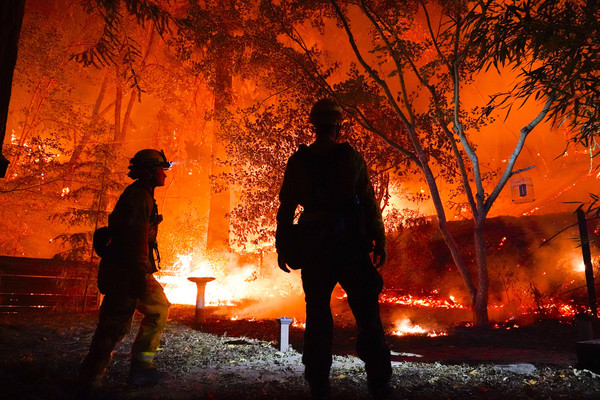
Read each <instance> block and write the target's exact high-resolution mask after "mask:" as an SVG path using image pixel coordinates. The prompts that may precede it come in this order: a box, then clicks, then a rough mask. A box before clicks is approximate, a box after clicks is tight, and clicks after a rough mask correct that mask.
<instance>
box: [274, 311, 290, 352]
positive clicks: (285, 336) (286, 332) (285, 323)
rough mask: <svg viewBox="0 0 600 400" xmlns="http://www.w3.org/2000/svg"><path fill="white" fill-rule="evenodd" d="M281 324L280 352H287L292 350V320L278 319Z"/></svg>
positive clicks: (286, 318)
mask: <svg viewBox="0 0 600 400" xmlns="http://www.w3.org/2000/svg"><path fill="white" fill-rule="evenodd" d="M277 322H279V351H282V352H286V351H288V350H289V349H290V324H291V323H292V319H291V318H288V317H281V318H277Z"/></svg>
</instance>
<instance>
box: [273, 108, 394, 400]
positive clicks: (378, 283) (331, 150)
mask: <svg viewBox="0 0 600 400" xmlns="http://www.w3.org/2000/svg"><path fill="white" fill-rule="evenodd" d="M309 119H310V122H311V124H312V125H313V127H314V131H315V134H316V139H315V141H314V142H313V143H312V144H310V145H309V146H306V145H300V147H299V149H298V150H297V151H296V152H295V153H294V154H293V155H292V156H291V157H290V159H289V160H288V163H287V167H286V170H285V175H284V179H283V183H282V186H281V190H280V192H279V199H280V203H281V204H280V207H279V211H278V213H277V233H276V247H277V252H278V264H279V268H281V269H282V270H283V271H285V272H290V268H292V269H298V268H300V269H301V276H302V285H303V289H304V294H305V301H306V330H305V332H304V351H303V356H302V361H303V363H304V365H305V371H304V376H305V378H306V380H307V381H308V383H309V386H310V389H311V395H312V397H313V398H329V397H330V396H331V389H330V384H329V371H330V368H331V361H332V355H331V346H332V334H333V318H332V314H331V306H330V301H331V294H332V291H333V289H334V287H335V285H336V284H337V283H339V284H340V285H341V287H342V288H343V289H344V291H345V292H346V294H347V296H348V303H349V305H350V308H351V310H352V313H353V315H354V318H355V319H356V324H357V329H358V335H357V343H356V348H357V352H358V355H359V357H360V358H361V359H362V360H363V361H364V362H365V369H366V372H367V383H368V388H369V391H370V393H371V394H372V396H373V397H374V398H384V397H386V396H388V395H389V394H390V391H391V389H390V386H389V381H390V378H391V374H392V369H391V357H390V351H389V348H388V346H387V344H386V341H385V334H384V329H383V325H382V323H381V318H380V314H379V294H380V293H381V290H382V288H383V280H382V278H381V275H380V274H379V273H378V271H377V268H379V267H380V266H381V265H383V263H384V262H385V260H386V257H387V255H386V248H385V245H386V239H385V231H384V227H383V222H382V217H381V210H380V208H379V205H378V203H377V201H376V200H375V195H374V191H373V187H372V185H371V182H370V180H369V175H368V171H367V166H366V163H365V161H364V159H363V157H362V156H361V155H360V153H359V152H358V151H356V150H355V149H354V148H353V147H352V146H351V145H350V144H348V143H347V142H344V143H338V140H339V136H340V132H341V130H342V122H343V112H342V109H341V107H340V106H339V105H338V103H337V102H336V101H335V100H333V99H321V100H319V101H317V102H316V103H315V104H314V105H313V107H312V109H311V111H310V116H309ZM298 205H300V206H302V208H303V211H302V214H301V215H300V217H299V220H298V223H297V225H294V223H293V221H294V218H295V211H296V207H297V206H298ZM371 254H372V256H371Z"/></svg>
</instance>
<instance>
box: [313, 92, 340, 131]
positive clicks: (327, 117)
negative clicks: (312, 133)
mask: <svg viewBox="0 0 600 400" xmlns="http://www.w3.org/2000/svg"><path fill="white" fill-rule="evenodd" d="M343 119H344V113H343V111H342V107H340V105H339V104H338V103H337V101H335V100H334V99H327V98H326V99H321V100H318V101H317V102H316V103H315V104H314V105H313V106H312V108H311V110H310V115H309V120H310V123H311V124H313V125H315V126H318V125H336V124H339V123H340V122H342V121H343Z"/></svg>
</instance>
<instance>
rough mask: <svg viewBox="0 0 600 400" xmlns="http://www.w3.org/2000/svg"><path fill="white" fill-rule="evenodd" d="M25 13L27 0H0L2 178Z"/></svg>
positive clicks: (0, 156)
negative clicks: (0, 26)
mask: <svg viewBox="0 0 600 400" xmlns="http://www.w3.org/2000/svg"><path fill="white" fill-rule="evenodd" d="M23 15H25V0H3V1H2V2H0V21H1V22H2V28H1V30H0V32H2V33H1V35H2V36H1V38H0V60H2V61H1V64H0V178H4V176H5V175H6V169H7V168H8V160H7V159H6V157H4V155H2V144H3V143H4V136H6V121H7V120H8V107H9V104H10V95H11V91H12V79H13V73H14V70H15V65H16V63H17V52H18V49H19V36H20V35H21V25H22V24H23Z"/></svg>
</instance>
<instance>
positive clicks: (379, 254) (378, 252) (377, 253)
mask: <svg viewBox="0 0 600 400" xmlns="http://www.w3.org/2000/svg"><path fill="white" fill-rule="evenodd" d="M386 260H387V250H386V249H385V246H380V245H378V244H376V245H375V248H374V249H373V264H374V265H375V268H379V267H381V266H382V265H383V264H385V261H386Z"/></svg>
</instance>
